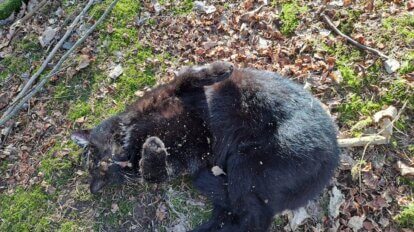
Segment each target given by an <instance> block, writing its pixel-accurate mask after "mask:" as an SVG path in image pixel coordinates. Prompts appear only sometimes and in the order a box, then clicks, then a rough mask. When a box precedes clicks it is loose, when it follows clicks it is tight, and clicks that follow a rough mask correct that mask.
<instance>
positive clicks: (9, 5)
mask: <svg viewBox="0 0 414 232" xmlns="http://www.w3.org/2000/svg"><path fill="white" fill-rule="evenodd" d="M22 2H23V0H4V1H2V2H1V3H0V20H3V19H6V18H8V17H9V16H10V15H11V14H12V13H13V12H15V11H17V10H19V9H20V6H21V5H22Z"/></svg>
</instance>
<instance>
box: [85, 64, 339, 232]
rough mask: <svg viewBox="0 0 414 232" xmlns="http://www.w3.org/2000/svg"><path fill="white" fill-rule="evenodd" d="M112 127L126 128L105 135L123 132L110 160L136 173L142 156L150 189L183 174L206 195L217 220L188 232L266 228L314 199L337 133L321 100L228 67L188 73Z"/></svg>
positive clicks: (330, 166)
mask: <svg viewBox="0 0 414 232" xmlns="http://www.w3.org/2000/svg"><path fill="white" fill-rule="evenodd" d="M219 65H221V66H220V67H219V68H217V67H218V66H219ZM214 67H216V68H214ZM200 70H202V71H200ZM212 70H213V71H212ZM214 70H221V71H214ZM222 70H224V71H222ZM111 120H114V119H111ZM116 122H117V124H120V125H121V127H122V128H123V129H122V128H118V129H111V130H109V131H106V133H108V134H121V135H120V136H118V137H120V138H121V139H120V141H123V144H122V146H123V149H122V150H119V151H118V152H117V153H116V154H114V155H112V159H115V160H119V161H121V162H125V161H127V162H130V163H131V164H132V170H136V169H137V167H138V163H139V162H138V161H139V160H140V159H141V162H140V170H141V172H142V175H143V176H144V178H146V179H148V180H149V181H153V182H154V181H163V180H165V179H167V177H173V176H176V175H178V174H181V173H189V174H190V175H192V176H193V179H194V186H195V187H196V188H197V189H198V190H199V191H200V192H201V193H202V194H204V195H206V196H208V197H209V199H210V200H211V202H212V203H213V207H214V209H213V215H212V217H211V219H210V220H209V221H208V222H206V223H205V224H203V225H201V226H200V227H199V228H197V229H195V230H194V231H200V232H201V231H220V232H230V231H240V232H243V231H246V232H247V231H249V232H253V231H267V230H268V228H269V226H270V223H271V221H272V218H273V216H274V215H275V214H276V213H280V212H282V211H283V210H285V209H295V208H298V207H300V206H302V205H304V204H306V203H307V201H309V200H311V199H312V198H314V197H316V196H317V195H318V194H319V192H320V191H321V190H322V189H323V188H324V186H325V185H326V184H327V183H328V182H329V180H330V178H331V176H332V175H333V172H334V169H335V167H336V166H337V163H338V154H339V150H338V147H337V142H336V133H335V129H334V126H333V123H332V121H331V119H330V118H329V116H328V115H327V114H326V113H325V112H324V110H323V109H322V107H321V105H320V103H319V101H318V100H317V99H315V98H314V97H312V96H311V95H310V94H309V93H308V92H306V91H305V90H303V89H302V88H301V87H300V86H298V85H296V84H294V83H293V82H291V81H289V80H287V79H284V78H282V77H280V76H278V75H277V74H275V73H271V72H264V71H258V70H252V69H233V68H232V66H229V65H228V64H226V63H215V64H212V65H210V66H203V67H202V68H201V69H200V68H199V67H198V68H197V67H195V68H187V70H185V69H184V71H182V72H181V73H180V72H179V74H178V77H177V78H176V80H174V81H173V82H172V83H170V84H167V85H164V86H161V87H159V88H157V89H155V90H153V91H152V92H150V93H148V94H146V95H145V96H144V97H143V98H142V99H140V100H138V101H137V102H136V103H134V104H133V105H131V106H130V107H129V108H128V109H127V111H126V112H125V113H122V114H120V115H118V116H116ZM104 124H105V123H104ZM114 128H117V126H115V127H114ZM117 131H121V132H122V133H121V132H120V133H117ZM92 134H93V133H92ZM149 136H157V137H158V138H159V139H160V140H161V141H162V142H161V141H159V140H158V139H155V138H150V139H149V140H147V138H148V137H149ZM103 137H108V136H103ZM113 137H114V136H112V138H113ZM116 137H117V136H115V138H113V139H112V141H116V140H117V139H116ZM122 138H123V139H124V140H122ZM125 138H128V139H127V140H126V141H125ZM145 141H147V142H145ZM144 142H145V145H144V146H143V144H144ZM119 143H121V142H112V144H119ZM148 144H152V145H151V146H148ZM164 144H165V147H166V148H167V149H166V150H165V149H164ZM167 151H168V152H167ZM141 154H142V156H141ZM99 157H100V158H98V159H104V158H102V157H108V155H99ZM118 166H119V165H118ZM121 166H123V165H121ZM214 166H218V167H219V168H220V169H222V170H223V172H224V173H223V174H220V175H217V173H216V175H214V174H213V172H212V171H211V169H212V167H214ZM153 167H159V168H157V169H154V168H153ZM123 168H124V167H122V168H121V169H123ZM151 170H153V171H154V172H152V171H151ZM91 189H93V188H92V186H91Z"/></svg>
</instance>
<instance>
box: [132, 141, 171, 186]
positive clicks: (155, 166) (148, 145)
mask: <svg viewBox="0 0 414 232" xmlns="http://www.w3.org/2000/svg"><path fill="white" fill-rule="evenodd" d="M141 155H142V156H141V160H140V161H139V172H140V173H141V176H142V177H143V178H144V180H145V181H147V182H150V183H157V182H162V181H164V180H165V179H167V177H168V173H167V167H166V157H167V155H168V153H167V150H166V148H165V145H164V143H163V142H162V141H161V139H159V138H158V137H155V136H154V137H149V138H148V139H147V140H146V141H145V143H144V144H143V145H142V154H141Z"/></svg>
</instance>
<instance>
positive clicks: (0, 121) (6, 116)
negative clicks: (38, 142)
mask: <svg viewBox="0 0 414 232" xmlns="http://www.w3.org/2000/svg"><path fill="white" fill-rule="evenodd" d="M118 1H119V0H114V1H113V2H112V3H111V4H110V5H109V6H108V8H106V10H105V12H104V13H103V14H102V15H101V17H100V18H99V19H98V21H96V22H95V24H93V25H92V27H91V28H89V29H88V31H86V33H85V34H84V35H83V36H82V37H81V38H80V39H79V40H78V41H76V43H75V44H74V45H73V46H72V47H71V48H70V49H69V50H68V51H67V52H66V53H65V54H64V55H63V56H62V57H61V58H60V60H59V61H58V63H57V64H56V65H55V67H54V68H53V69H52V70H51V71H50V72H49V74H48V75H46V76H45V77H44V78H43V79H42V80H41V81H40V82H39V84H37V85H36V86H35V87H34V88H32V89H31V90H30V91H29V92H28V93H27V95H26V96H24V97H23V98H22V99H21V100H19V102H16V106H15V107H13V108H11V110H9V112H10V113H8V114H6V113H4V114H3V116H2V118H1V119H0V126H2V125H4V124H5V123H6V122H7V121H8V120H10V119H11V118H12V117H13V116H14V115H15V114H16V113H17V112H18V111H19V110H20V109H21V108H22V106H23V104H24V103H25V102H27V101H28V100H29V99H30V98H31V97H32V96H33V95H35V94H36V93H37V92H39V91H40V90H41V89H42V88H43V86H44V85H45V84H46V83H47V82H48V81H49V80H50V78H51V77H52V76H53V75H55V74H56V73H57V72H58V70H59V68H60V66H61V65H62V64H63V62H65V60H66V59H67V58H68V57H69V55H70V54H71V53H72V52H73V51H74V50H75V49H76V48H77V47H79V45H80V44H82V43H83V42H84V41H85V40H86V38H87V37H88V36H89V35H90V34H91V33H92V32H93V31H94V30H95V28H96V27H97V26H98V25H99V24H101V23H102V21H103V20H104V19H105V18H106V16H107V15H108V14H109V12H111V11H112V9H113V8H114V7H115V5H116V3H117V2H118Z"/></svg>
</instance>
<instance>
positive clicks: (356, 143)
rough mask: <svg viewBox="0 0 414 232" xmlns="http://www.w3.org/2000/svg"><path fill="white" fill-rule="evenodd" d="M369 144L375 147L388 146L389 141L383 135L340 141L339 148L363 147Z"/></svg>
mask: <svg viewBox="0 0 414 232" xmlns="http://www.w3.org/2000/svg"><path fill="white" fill-rule="evenodd" d="M368 143H369V144H375V145H380V144H387V143H388V139H387V138H385V137H384V136H381V135H369V136H363V137H360V138H346V139H338V145H339V147H361V146H365V145H366V144H368Z"/></svg>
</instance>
